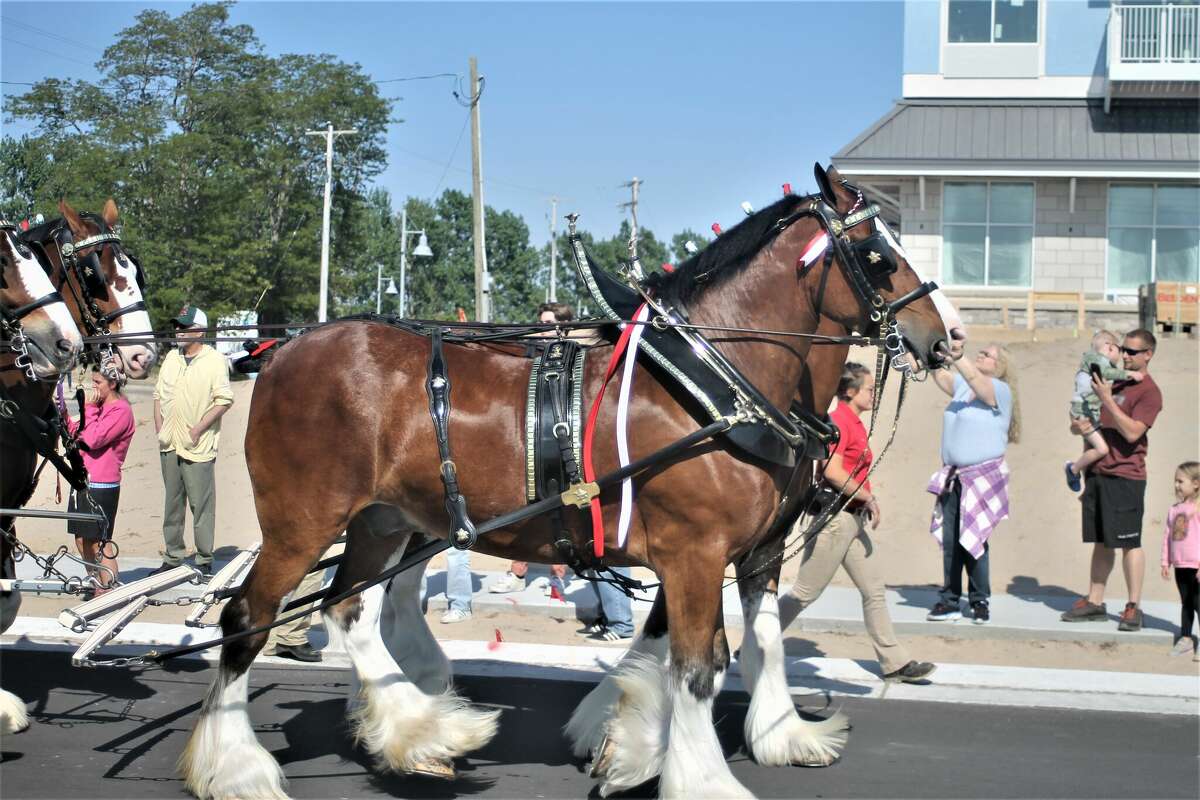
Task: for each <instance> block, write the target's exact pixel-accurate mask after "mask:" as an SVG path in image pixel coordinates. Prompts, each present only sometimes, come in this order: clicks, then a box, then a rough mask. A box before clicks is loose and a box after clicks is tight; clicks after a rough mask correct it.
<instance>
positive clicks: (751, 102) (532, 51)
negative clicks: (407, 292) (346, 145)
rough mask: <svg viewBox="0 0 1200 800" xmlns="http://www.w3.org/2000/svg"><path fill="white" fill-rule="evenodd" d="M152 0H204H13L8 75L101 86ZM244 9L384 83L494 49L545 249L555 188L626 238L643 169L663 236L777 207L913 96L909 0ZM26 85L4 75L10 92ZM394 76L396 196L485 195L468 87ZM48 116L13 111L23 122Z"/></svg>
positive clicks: (293, 40) (276, 45)
mask: <svg viewBox="0 0 1200 800" xmlns="http://www.w3.org/2000/svg"><path fill="white" fill-rule="evenodd" d="M147 7H157V8H163V9H166V10H169V11H173V12H174V13H179V12H181V11H183V10H184V9H185V8H187V5H185V4H181V3H176V4H172V3H156V4H137V3H114V2H103V3H100V2H97V3H79V2H74V3H48V2H38V3H21V2H8V0H5V2H4V3H3V6H2V7H0V9H2V15H3V19H0V39H2V48H0V53H2V59H0V74H2V77H3V80H5V81H26V82H32V81H36V80H39V79H42V78H46V77H59V78H81V79H85V80H95V79H96V78H97V77H98V73H97V72H96V70H95V68H94V67H93V66H92V65H93V64H94V63H95V61H96V60H97V59H98V58H99V57H100V54H101V52H102V51H103V50H104V48H105V47H106V46H108V45H109V44H110V43H111V42H112V41H113V38H114V36H115V34H116V33H117V31H119V30H120V29H121V28H124V27H126V26H128V25H129V24H131V23H132V21H133V18H134V16H135V15H136V14H137V13H138V11H140V10H141V9H143V8H147ZM232 13H233V19H234V20H235V21H236V22H242V23H246V24H249V25H251V26H252V27H253V28H254V30H255V32H256V33H257V35H258V37H259V39H260V40H261V41H262V42H263V44H264V46H265V47H266V49H267V51H268V52H270V53H272V54H280V53H286V52H292V53H319V52H325V53H332V54H334V55H335V56H337V57H338V58H340V59H343V60H345V61H352V62H357V63H359V64H361V65H362V67H363V68H364V70H365V71H366V72H367V73H368V74H370V75H371V76H372V77H373V78H374V79H376V80H386V79H389V78H397V77H406V76H413V75H427V74H432V73H439V72H452V73H459V74H462V75H465V74H466V73H467V59H468V57H469V56H472V55H474V56H476V57H477V58H478V59H479V66H480V72H481V73H482V74H483V75H484V76H485V77H486V80H487V86H486V90H485V92H484V96H483V100H482V103H481V113H482V131H483V166H484V178H485V189H484V196H485V199H486V202H487V203H488V204H489V205H491V206H494V207H496V208H499V209H510V210H512V211H514V212H516V213H519V214H520V215H521V216H523V217H524V218H525V221H526V222H527V223H528V224H529V227H530V232H531V236H532V239H533V241H534V243H535V244H539V245H540V244H542V243H544V242H545V241H546V240H547V238H548V224H549V223H548V215H549V209H550V206H549V198H550V197H551V195H554V194H557V195H558V196H559V197H560V204H559V213H560V214H564V213H566V212H568V211H572V210H574V211H579V212H580V213H582V215H583V217H582V222H581V224H582V225H583V226H584V227H586V228H587V229H589V230H591V231H593V232H595V233H597V234H598V235H601V236H607V235H611V234H612V233H613V232H615V230H616V228H617V226H618V225H619V224H620V220H621V218H622V216H623V215H624V214H625V212H623V211H622V210H620V209H618V207H617V206H618V204H619V203H622V202H624V201H626V200H628V199H629V197H628V190H627V189H623V188H621V187H620V185H621V184H622V183H624V182H626V181H628V180H629V179H630V178H632V177H633V176H635V175H636V176H638V177H639V178H641V179H642V180H643V181H644V182H645V183H644V184H643V186H642V190H641V203H640V205H639V214H638V216H639V220H640V222H641V224H642V225H643V226H646V227H649V228H650V229H652V230H653V231H654V232H655V233H656V234H657V235H659V236H660V237H669V236H671V235H672V234H674V233H676V232H678V231H679V230H681V229H683V228H685V227H691V228H693V229H695V230H699V231H702V232H707V231H708V226H709V225H710V224H711V223H712V222H717V221H719V222H721V223H722V224H723V225H725V226H726V227H728V226H729V225H732V224H733V223H735V222H736V221H737V219H738V218H739V217H740V216H741V213H742V212H741V210H740V209H739V204H740V203H741V202H742V201H743V200H749V201H750V202H751V203H752V204H753V205H754V206H755V207H759V206H762V205H765V204H766V203H768V202H770V201H771V200H773V199H774V198H775V197H777V196H778V193H779V191H780V185H781V184H782V183H783V182H785V181H791V182H792V184H793V187H794V188H795V189H796V190H797V191H800V190H808V189H811V188H812V163H813V161H814V160H821V161H822V162H828V159H829V157H830V156H831V155H832V154H833V153H834V152H836V151H837V150H838V149H840V148H841V147H842V146H844V145H845V144H846V143H848V142H849V141H850V140H851V139H853V138H854V137H855V136H856V135H858V134H859V133H860V132H861V131H862V130H863V129H864V128H866V127H867V126H868V125H870V124H871V123H872V122H874V121H875V120H876V119H878V118H879V117H881V116H882V115H883V114H884V113H885V112H887V111H888V109H890V108H891V105H892V102H893V101H894V100H895V99H896V98H897V97H899V95H900V77H901V75H900V73H901V46H902V40H903V7H902V4H901V3H900V2H899V0H891V2H874V3H868V2H845V1H844V0H843V1H842V2H791V3H748V2H740V3H682V2H680V3H575V2H556V3H502V2H495V3H452V2H442V3H436V4H435V3H396V2H387V3H383V2H381V3H335V2H322V3H295V2H243V3H241V4H239V5H237V6H235V7H234V9H233V12H232ZM30 26H32V27H30ZM26 88H27V87H22V86H13V85H8V84H6V85H4V86H3V90H4V95H5V96H6V97H7V96H8V95H10V94H13V93H14V92H16V93H19V92H21V91H24V90H25V89H26ZM381 88H382V89H383V90H384V94H385V95H387V96H393V97H402V98H403V100H402V101H400V102H398V103H397V104H396V107H395V113H394V116H395V117H397V118H401V119H403V120H404V121H403V123H400V124H395V125H393V126H392V127H391V128H390V129H389V133H388V142H387V150H388V160H389V164H388V169H387V171H386V172H385V173H384V174H383V175H381V176H380V177H379V178H378V179H377V180H378V182H379V183H380V184H381V185H383V186H385V187H386V188H387V189H389V190H390V191H391V192H392V194H393V196H394V197H402V196H407V195H415V196H418V197H425V198H428V197H432V196H434V195H435V194H436V193H440V191H441V190H442V189H444V188H446V187H454V188H458V189H461V190H463V191H469V190H470V166H471V160H470V131H469V128H468V129H467V130H466V132H465V133H464V134H463V135H462V139H461V141H460V142H459V143H458V147H457V150H456V149H455V143H456V141H458V140H459V133H460V131H463V127H464V122H465V121H466V118H467V112H466V110H465V109H463V108H462V107H460V106H459V105H458V104H457V103H456V102H455V101H454V99H453V98H452V97H451V94H450V90H451V89H452V88H453V81H452V80H450V79H446V78H441V79H438V80H430V81H417V82H406V83H386V84H383V85H382V86H381ZM322 122H323V120H318V119H314V120H313V124H314V126H317V125H320V124H321V123H322ZM335 122H336V120H335ZM29 129H30V126H28V125H26V124H24V123H18V124H13V123H11V122H8V121H7V120H6V121H5V122H4V130H5V132H6V133H10V134H13V135H20V134H21V133H22V132H25V131H28V130H29ZM447 164H449V168H448V169H446V165H447ZM443 173H444V174H445V177H444V179H443V178H442V176H443ZM397 207H398V204H397ZM562 227H563V223H561V222H560V224H559V229H560V230H561V229H562Z"/></svg>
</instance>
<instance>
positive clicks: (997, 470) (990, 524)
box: [926, 456, 1009, 558]
mask: <svg viewBox="0 0 1200 800" xmlns="http://www.w3.org/2000/svg"><path fill="white" fill-rule="evenodd" d="M1008 474H1009V470H1008V464H1007V463H1006V462H1005V461H1004V457H1003V456H1001V457H1000V458H993V459H992V460H991V461H984V462H983V463H982V464H973V465H971V466H969V467H952V466H948V465H947V466H943V467H942V468H941V469H940V470H938V471H937V472H935V473H934V474H933V476H932V477H931V478H930V479H929V486H928V487H926V491H927V492H929V493H930V494H935V495H937V496H938V499H937V500H935V501H934V503H933V519H932V520H931V521H930V523H929V533H930V535H932V536H933V538H934V539H935V540H937V543H938V544H939V545H941V544H942V503H941V496H942V495H944V494H945V493H946V492H948V491H950V487H951V486H952V485H953V484H952V482H953V481H954V479H955V478H957V479H958V481H959V483H961V484H962V492H961V493H960V495H959V506H958V543H959V544H961V545H962V547H963V549H964V550H966V551H967V552H968V553H970V554H971V557H972V558H979V557H980V556H982V555H983V546H984V544H986V543H987V540H988V537H989V536H991V535H992V531H993V530H994V529H995V527H996V526H997V525H999V524H1000V520H1002V519H1007V518H1008Z"/></svg>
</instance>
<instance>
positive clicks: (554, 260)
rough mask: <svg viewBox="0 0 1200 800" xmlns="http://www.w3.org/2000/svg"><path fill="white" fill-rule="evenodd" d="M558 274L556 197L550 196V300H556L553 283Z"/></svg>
mask: <svg viewBox="0 0 1200 800" xmlns="http://www.w3.org/2000/svg"><path fill="white" fill-rule="evenodd" d="M557 276H558V198H557V197H551V198H550V302H551V303H556V302H558V296H557V294H556V291H557V289H556V287H555V283H556V282H557Z"/></svg>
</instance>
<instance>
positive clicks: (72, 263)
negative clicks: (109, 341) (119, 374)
mask: <svg viewBox="0 0 1200 800" xmlns="http://www.w3.org/2000/svg"><path fill="white" fill-rule="evenodd" d="M81 216H82V217H83V218H84V219H87V220H89V221H90V222H92V223H93V224H95V225H96V226H98V227H99V228H100V231H101V232H100V233H98V234H95V235H94V236H88V237H87V238H85V239H82V240H80V241H78V242H76V241H75V240H74V235H73V234H72V232H71V229H70V227H69V226H67V225H65V224H63V225H60V226H59V227H56V228H55V229H54V230H53V231H51V233H50V236H49V239H50V240H52V241H54V243H55V244H56V245H57V246H58V248H59V252H60V253H61V254H62V264H63V270H64V271H68V272H70V273H73V274H74V275H75V280H76V281H77V282H78V284H79V286H80V288H81V289H82V292H83V298H82V299H83V300H84V303H83V304H82V305H85V306H86V308H87V310H88V312H89V313H90V314H91V316H92V318H93V321H94V327H95V328H96V330H97V331H107V330H108V326H109V325H110V324H111V323H113V322H115V321H116V320H117V319H119V318H121V317H123V316H125V315H126V314H131V313H133V312H134V311H145V310H146V303H145V300H144V299H142V300H138V301H137V302H134V303H130V304H129V305H127V306H121V307H120V308H117V309H115V310H113V311H110V312H108V313H107V314H105V313H103V312H102V311H101V310H100V308H99V306H98V305H97V304H96V303H97V301H106V300H108V299H109V291H108V282H107V281H106V280H105V278H104V268H103V266H102V264H101V263H100V254H101V253H102V252H103V250H104V247H105V246H109V247H111V248H112V250H113V257H114V258H115V259H117V260H118V261H120V262H121V263H124V262H125V261H126V260H128V262H129V263H132V264H133V267H134V280H135V281H136V282H137V286H138V291H139V292H140V293H141V294H142V296H143V298H144V297H145V288H146V276H145V273H144V272H143V270H142V265H141V263H140V262H139V261H138V260H137V259H136V258H134V257H133V256H132V255H130V254H129V253H128V252H127V251H126V250H125V249H124V248H123V247H122V246H121V235H120V234H119V233H117V232H116V231H115V230H113V229H112V228H110V227H109V226H108V223H106V222H105V221H104V220H103V219H101V218H99V217H97V216H95V215H94V214H83V215H81ZM89 248H94V249H93V250H92V252H90V253H87V254H86V255H80V253H81V252H82V251H84V250H88V249H89Z"/></svg>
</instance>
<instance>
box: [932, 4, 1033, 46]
mask: <svg viewBox="0 0 1200 800" xmlns="http://www.w3.org/2000/svg"><path fill="white" fill-rule="evenodd" d="M1037 22H1038V4H1037V0H950V19H949V27H948V29H947V35H948V37H949V40H950V42H951V43H952V44H969V43H976V44H995V43H1000V44H1017V43H1028V42H1036V41H1037V40H1038V37H1037V33H1038V26H1037Z"/></svg>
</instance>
